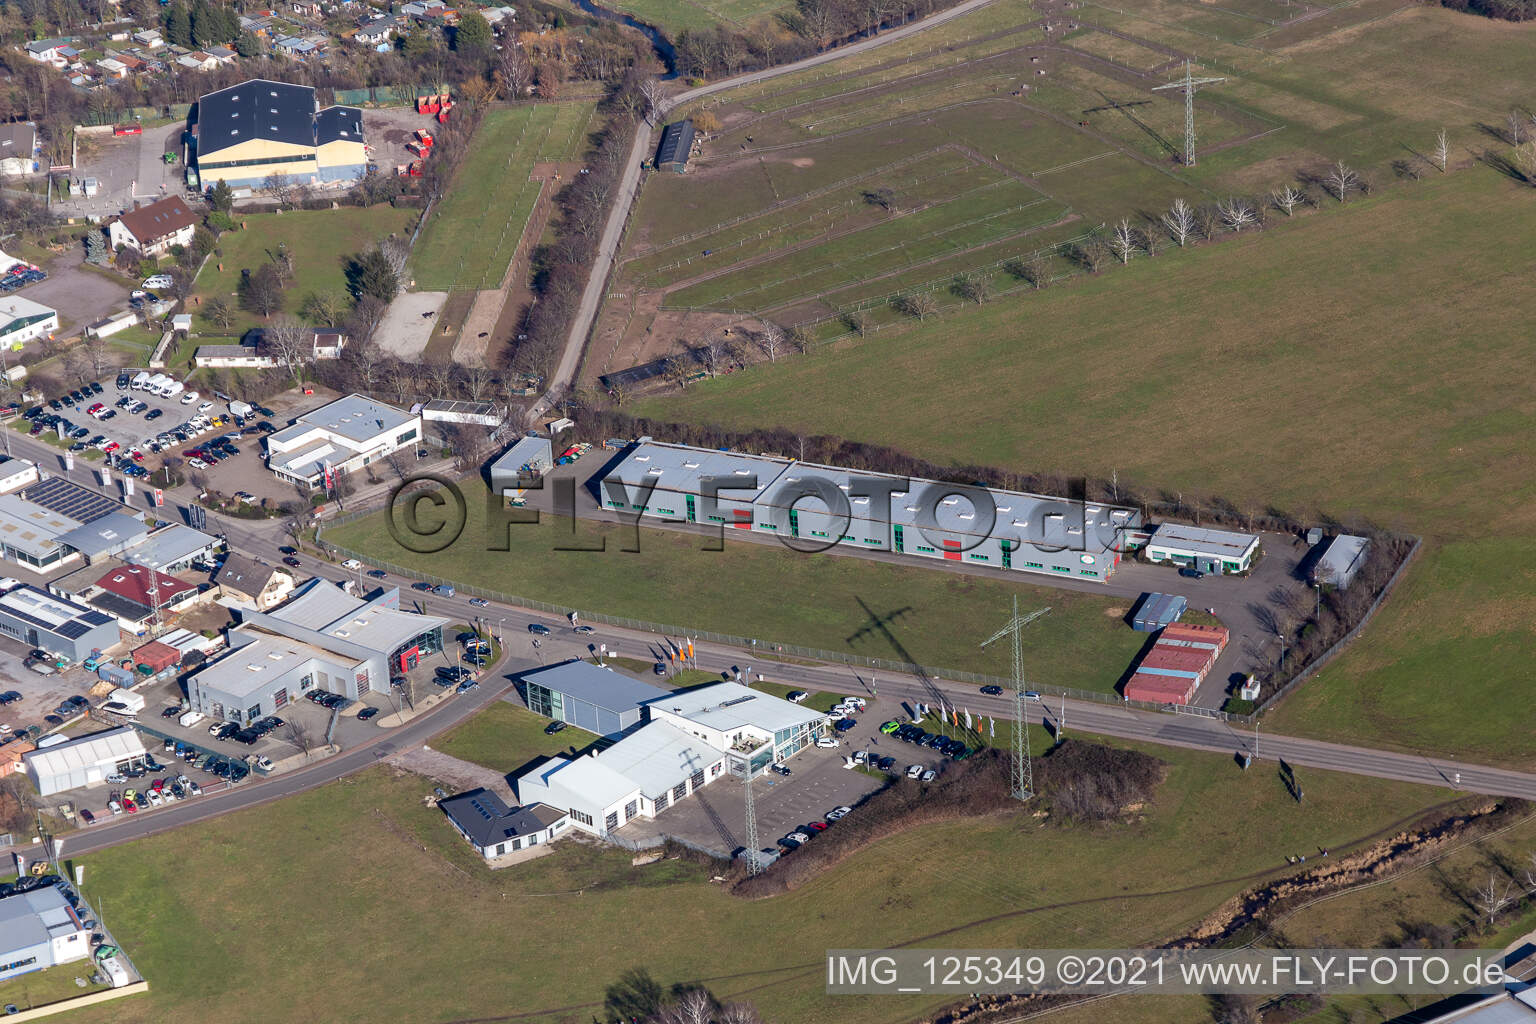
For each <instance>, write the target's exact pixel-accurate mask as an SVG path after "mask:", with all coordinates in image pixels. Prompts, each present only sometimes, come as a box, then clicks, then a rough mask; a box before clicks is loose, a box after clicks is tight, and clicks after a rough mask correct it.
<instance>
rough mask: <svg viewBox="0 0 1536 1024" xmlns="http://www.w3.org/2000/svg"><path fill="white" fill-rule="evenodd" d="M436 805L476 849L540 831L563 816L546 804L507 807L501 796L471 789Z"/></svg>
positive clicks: (484, 790) (563, 813)
mask: <svg viewBox="0 0 1536 1024" xmlns="http://www.w3.org/2000/svg"><path fill="white" fill-rule="evenodd" d="M437 806H439V807H441V808H442V809H443V813H444V814H446V815H448V817H449V818H451V819H453V822H454V824H456V825H458V826H459V828H460V829H461V830H462V831H463V832H464V834H465V835H467V836H469V838H470V839H471V840H472V841H473V842H474V844H475V845H476V846H479V847H487V846H495V845H496V844H497V843H504V842H506V841H507V840H509V839H512V838H514V837H516V836H526V835H530V834H532V833H535V832H542V831H544V830H545V829H547V828H549V827H550V826H551V825H553V824H554V823H555V822H557V821H559V820H560V819H561V818H563V817H565V812H564V811H561V810H558V809H556V808H554V807H551V806H549V805H548V804H541V803H532V804H528V805H527V806H525V807H517V808H509V807H508V806H507V805H506V802H505V801H503V800H502V799H501V797H499V796H497V795H496V794H495V793H492V792H491V791H490V790H488V789H472V790H470V791H469V792H468V793H460V794H459V795H458V796H451V797H449V798H448V799H446V800H441V801H439V802H438V805H437Z"/></svg>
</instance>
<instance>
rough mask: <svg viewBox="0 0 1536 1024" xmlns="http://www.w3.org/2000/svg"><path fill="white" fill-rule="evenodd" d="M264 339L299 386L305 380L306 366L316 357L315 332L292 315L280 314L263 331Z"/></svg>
mask: <svg viewBox="0 0 1536 1024" xmlns="http://www.w3.org/2000/svg"><path fill="white" fill-rule="evenodd" d="M262 340H263V342H264V343H265V344H266V346H267V348H268V349H269V350H270V351H271V352H272V355H273V358H275V359H276V360H277V363H278V365H279V366H283V367H286V368H287V370H288V374H289V376H290V377H292V378H293V383H294V386H295V387H297V386H298V385H299V384H301V383H303V381H304V367H305V366H306V365H308V364H309V362H310V360H311V359H313V358H314V352H315V349H314V344H315V336H314V332H313V331H311V330H310V329H309V328H308V327H305V326H304V325H303V324H301V323H299V322H298V321H297V320H295V319H294V318H293V317H291V316H279V317H278V318H277V319H276V320H274V321H273V322H272V325H271V326H270V327H267V328H265V329H264V330H263V331H262Z"/></svg>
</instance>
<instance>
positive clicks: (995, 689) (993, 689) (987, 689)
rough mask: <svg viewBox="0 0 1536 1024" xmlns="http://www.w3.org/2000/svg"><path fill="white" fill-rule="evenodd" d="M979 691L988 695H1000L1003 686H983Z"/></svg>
mask: <svg viewBox="0 0 1536 1024" xmlns="http://www.w3.org/2000/svg"><path fill="white" fill-rule="evenodd" d="M981 692H982V693H984V694H986V695H987V696H988V697H1001V696H1002V695H1003V688H1002V687H1001V686H983V687H982V688H981Z"/></svg>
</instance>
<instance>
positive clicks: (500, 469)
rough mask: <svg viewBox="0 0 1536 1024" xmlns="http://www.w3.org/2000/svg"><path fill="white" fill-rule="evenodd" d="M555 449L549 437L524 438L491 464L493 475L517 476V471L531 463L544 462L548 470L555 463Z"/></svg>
mask: <svg viewBox="0 0 1536 1024" xmlns="http://www.w3.org/2000/svg"><path fill="white" fill-rule="evenodd" d="M553 455H554V447H553V446H552V445H551V444H550V443H549V438H547V437H523V438H519V439H518V441H517V443H516V444H514V445H513V446H512V447H511V448H508V449H507V450H506V451H505V452H503V453H502V455H501V458H499V459H497V460H496V461H495V462H493V463H491V475H492V476H495V475H496V474H498V473H505V474H507V475H509V476H515V475H516V474H517V471H518V470H519V469H521V468H522V467H523V466H526V465H528V464H529V463H530V462H534V461H539V462H542V463H543V465H544V467H545V468H546V469H547V468H548V467H549V465H550V464H551V463H552V462H553V461H554V460H553V458H552V456H553Z"/></svg>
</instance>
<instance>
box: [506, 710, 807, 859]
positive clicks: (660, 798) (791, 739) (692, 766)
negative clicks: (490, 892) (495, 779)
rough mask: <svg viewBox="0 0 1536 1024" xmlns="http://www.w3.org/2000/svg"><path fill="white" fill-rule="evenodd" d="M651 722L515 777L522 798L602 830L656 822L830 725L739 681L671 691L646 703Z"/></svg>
mask: <svg viewBox="0 0 1536 1024" xmlns="http://www.w3.org/2000/svg"><path fill="white" fill-rule="evenodd" d="M646 708H647V710H648V712H649V714H650V719H649V721H648V722H646V723H644V724H642V725H640V726H639V727H637V728H635V729H634V730H633V731H632V732H630V733H628V734H627V735H625V736H624V737H623V738H622V739H620V740H619V741H618V742H617V743H615V744H613V746H611V747H608V748H607V749H606V750H602V751H599V752H595V753H593V754H590V755H588V756H586V757H578V758H573V759H564V758H550V759H549V760H546V761H544V762H543V763H542V764H539V765H538V766H536V767H534V768H533V769H531V770H530V771H528V772H526V773H524V774H523V775H522V776H520V777H519V778H518V780H517V797H518V799H519V800H520V801H522V802H523V803H524V804H531V803H535V802H540V803H545V804H549V805H550V806H552V807H557V808H560V809H561V810H565V811H568V812H569V813H570V816H571V824H572V825H574V826H576V827H577V828H580V829H582V830H583V831H586V832H590V833H592V834H594V835H598V836H603V835H606V834H607V833H610V832H614V831H616V830H617V829H620V828H623V827H624V826H625V825H627V824H629V823H630V822H631V821H635V820H637V819H648V818H654V817H655V816H656V815H658V814H660V813H661V812H663V811H665V810H666V809H667V808H669V807H671V806H672V805H673V804H676V803H678V802H680V801H682V800H684V799H686V798H688V797H689V796H691V795H693V794H694V793H696V792H698V791H699V790H700V789H703V788H704V787H705V786H707V785H709V784H710V783H712V782H714V781H715V780H716V779H719V778H720V777H721V776H723V775H726V774H731V775H736V776H742V775H744V774H745V773H746V772H747V771H748V770H749V768H750V771H751V772H752V773H753V775H760V774H761V773H762V772H764V771H766V770H767V768H768V766H769V765H770V764H772V763H773V762H775V761H780V760H783V759H785V758H788V757H791V756H793V755H794V754H796V753H798V752H799V751H801V750H803V749H805V748H806V747H807V746H809V745H810V744H812V743H814V742H815V740H816V737H818V736H820V735H821V734H822V732H823V731H824V730H825V729H826V726H827V717H826V715H824V714H822V713H821V712H819V711H812V710H810V709H808V708H802V707H800V706H799V705H798V704H791V703H790V702H789V701H787V700H781V699H780V698H778V697H774V696H772V695H770V694H766V693H762V692H760V691H758V690H753V689H750V688H748V687H746V686H742V685H740V684H739V683H718V684H716V685H714V686H704V687H700V688H698V689H696V690H687V691H683V692H681V693H670V694H666V695H665V696H661V697H658V698H656V699H655V700H652V701H649V702H648V703H647V704H646Z"/></svg>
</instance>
